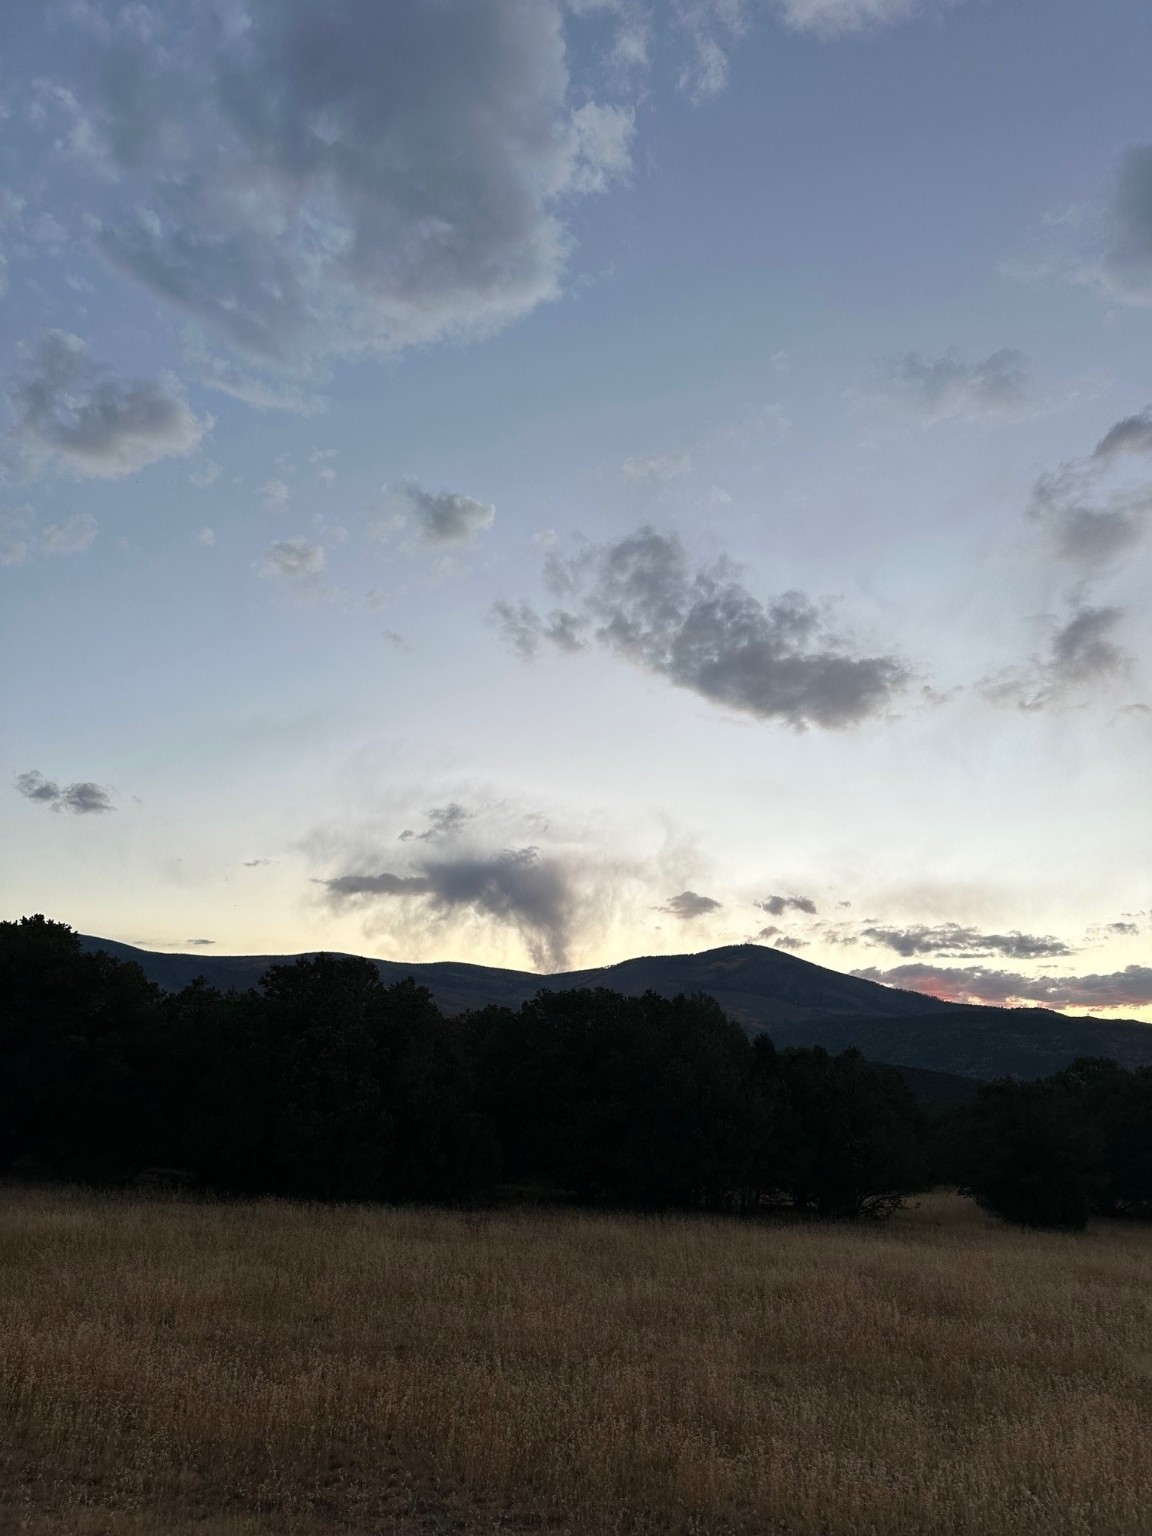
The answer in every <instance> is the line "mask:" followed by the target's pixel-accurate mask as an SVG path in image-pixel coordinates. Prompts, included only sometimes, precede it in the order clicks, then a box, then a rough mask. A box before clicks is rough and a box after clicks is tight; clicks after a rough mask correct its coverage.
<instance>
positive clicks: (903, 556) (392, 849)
mask: <svg viewBox="0 0 1152 1536" xmlns="http://www.w3.org/2000/svg"><path fill="white" fill-rule="evenodd" d="M3 29H4V43H5V46H4V49H3V59H2V64H0V71H2V77H0V288H2V290H3V291H2V297H0V567H2V568H0V589H2V594H3V596H2V603H0V612H2V614H3V619H2V623H3V633H2V636H0V644H2V645H3V655H4V657H5V660H6V665H5V667H4V668H3V679H2V688H3V699H2V706H3V720H4V728H3V732H2V736H0V841H2V844H3V848H4V851H5V852H4V859H3V869H2V871H0V914H2V915H3V916H5V917H9V918H10V917H16V916H19V915H21V914H24V913H32V912H44V913H46V914H47V915H49V916H51V917H53V918H56V919H58V920H60V921H64V922H68V923H70V924H72V925H73V926H74V927H75V928H77V929H79V930H80V931H82V932H86V933H91V934H97V935H100V936H103V937H107V938H114V939H118V940H121V941H124V942H128V943H134V944H140V945H143V946H145V947H149V948H158V949H175V950H187V949H190V948H193V947H200V946H202V947H204V948H205V950H206V951H207V950H209V949H212V950H214V951H215V952H218V953H291V952H298V951H302V950H314V949H320V948H329V949H339V950H344V951H349V952H354V953H367V954H373V955H378V956H381V957H386V958H391V959H399V960H411V961H426V960H439V959H456V960H468V961H474V962H479V963H483V964H489V965H505V966H514V967H517V968H529V969H535V970H541V971H554V970H560V969H566V968H573V967H588V966H596V965H602V964H609V963H612V962H614V961H617V960H621V959H624V958H627V957H629V956H632V955H637V954H657V953H682V952H685V951H698V950H703V949H707V948H712V947H715V946H719V945H725V944H736V943H745V942H753V943H760V944H766V945H772V946H776V947H779V948H782V949H784V950H787V951H790V952H792V953H795V954H799V955H801V956H802V957H803V958H805V959H809V960H813V961H815V962H817V963H819V964H823V965H829V966H832V967H834V968H836V969H837V970H841V971H852V972H855V973H857V974H862V975H866V976H869V977H872V978H874V979H877V980H880V981H885V982H889V983H891V984H894V985H900V986H908V987H913V988H917V989H920V990H923V991H929V992H932V993H934V994H936V995H939V996H943V997H951V998H957V999H970V1000H974V1001H983V1002H995V1003H1004V1002H1008V1003H1015V1004H1030V1005H1036V1004H1043V1005H1044V1006H1049V1007H1056V1008H1062V1009H1066V1010H1068V1011H1071V1012H1074V1013H1083V1012H1086V1011H1090V1010H1091V1011H1097V1010H1098V1011H1101V1012H1102V1014H1103V1015H1104V1016H1111V1017H1131V1018H1143V1019H1147V1020H1152V964H1150V960H1149V936H1150V934H1152V815H1150V810H1152V796H1150V794H1149V791H1148V783H1149V782H1150V779H1152V775H1150V772H1149V758H1150V752H1149V748H1150V747H1152V677H1150V666H1149V663H1150V661H1152V608H1150V606H1149V604H1148V602H1147V592H1148V581H1149V575H1150V560H1149V545H1150V542H1152V541H1150V538H1149V522H1150V520H1152V347H1150V342H1152V112H1150V109H1149V97H1148V89H1147V61H1148V59H1149V57H1152V9H1150V8H1149V7H1148V5H1147V3H1146V0H1095V3H1094V4H1092V5H1090V6H1087V5H1084V4H1083V0H387V3H384V0H202V3H199V4H197V5H195V6H188V5H186V4H179V3H166V0H140V3H120V0H63V3H60V0H47V3H46V0H7V3H6V5H5V8H4V22H3Z"/></svg>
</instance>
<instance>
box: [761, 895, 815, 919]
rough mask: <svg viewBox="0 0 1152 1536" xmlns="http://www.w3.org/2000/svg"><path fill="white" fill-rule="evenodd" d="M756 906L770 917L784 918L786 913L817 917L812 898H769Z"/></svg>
mask: <svg viewBox="0 0 1152 1536" xmlns="http://www.w3.org/2000/svg"><path fill="white" fill-rule="evenodd" d="M756 905H757V906H758V907H759V908H760V910H761V911H762V912H767V914H768V916H769V917H783V916H784V914H785V912H808V913H810V914H812V915H815V912H816V903H815V902H814V901H813V900H812V898H811V896H769V897H768V899H767V900H766V901H758V902H757V903H756Z"/></svg>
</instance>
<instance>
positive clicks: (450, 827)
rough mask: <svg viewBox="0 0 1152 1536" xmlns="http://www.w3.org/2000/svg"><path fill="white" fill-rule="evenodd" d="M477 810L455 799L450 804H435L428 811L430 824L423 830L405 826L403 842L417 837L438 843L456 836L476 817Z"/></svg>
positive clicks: (423, 840)
mask: <svg viewBox="0 0 1152 1536" xmlns="http://www.w3.org/2000/svg"><path fill="white" fill-rule="evenodd" d="M475 814H476V813H475V812H474V811H470V810H468V809H467V807H466V806H463V805H459V804H457V802H456V801H455V800H452V801H450V802H449V804H448V805H434V806H433V807H432V809H431V810H430V811H429V812H428V825H427V826H426V827H425V829H424V831H423V832H416V831H414V830H413V829H412V828H411V827H405V829H404V831H403V832H401V834H400V841H401V842H402V843H407V842H411V841H412V840H413V839H415V840H416V841H417V842H420V843H438V842H441V841H443V840H444V839H446V838H451V837H455V836H456V835H457V834H458V833H459V832H462V831H463V829H464V827H465V826H466V825H467V824H468V822H470V821H472V820H473V819H474V817H475Z"/></svg>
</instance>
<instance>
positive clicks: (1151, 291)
mask: <svg viewBox="0 0 1152 1536" xmlns="http://www.w3.org/2000/svg"><path fill="white" fill-rule="evenodd" d="M1111 214H1112V237H1111V243H1110V246H1109V249H1108V251H1107V252H1106V254H1105V256H1104V261H1103V264H1102V267H1101V273H1100V275H1101V277H1102V279H1103V281H1104V284H1105V286H1106V288H1107V289H1108V291H1109V292H1110V293H1111V294H1112V295H1113V297H1114V298H1117V299H1121V300H1123V301H1124V302H1125V303H1128V304H1152V145H1149V144H1142V145H1138V146H1136V147H1134V148H1131V149H1128V150H1126V151H1125V152H1124V154H1123V155H1122V156H1121V158H1120V164H1119V167H1118V169H1117V173H1116V183H1115V187H1114V190H1113V197H1112V209H1111Z"/></svg>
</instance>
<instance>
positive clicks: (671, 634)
mask: <svg viewBox="0 0 1152 1536" xmlns="http://www.w3.org/2000/svg"><path fill="white" fill-rule="evenodd" d="M734 569H735V568H734V567H732V566H731V565H729V564H728V563H726V562H720V563H719V564H717V565H715V566H712V567H710V568H701V569H696V570H693V569H691V568H690V566H689V563H688V557H687V555H686V553H685V550H684V547H683V545H682V544H681V543H680V540H679V539H678V538H677V537H676V536H675V535H674V534H662V533H659V532H657V531H656V530H655V529H653V528H651V527H644V528H641V529H639V530H638V531H637V532H636V533H633V534H630V535H628V536H627V537H625V538H623V539H620V540H619V541H618V542H617V543H615V544H607V545H600V546H597V545H587V546H586V547H585V549H584V550H583V551H582V552H581V553H579V554H578V555H576V556H575V557H573V558H571V559H568V560H564V559H562V558H560V557H551V558H550V559H549V562H548V565H547V568H546V575H547V578H548V581H549V584H550V585H551V587H552V589H553V591H554V592H556V594H557V595H558V596H561V597H564V598H566V599H567V600H568V601H569V602H570V603H571V604H572V605H573V606H572V607H570V608H559V609H556V610H554V611H553V612H552V613H551V614H549V615H548V616H547V617H541V616H540V615H539V614H538V613H537V612H536V611H535V610H534V609H533V608H531V607H530V606H529V605H528V604H526V603H521V604H520V605H519V606H517V607H513V606H511V605H509V604H507V603H498V604H497V605H496V607H495V613H496V616H497V618H498V619H499V620H500V622H501V625H502V627H503V629H504V633H505V636H506V638H507V639H508V641H509V643H510V644H511V646H512V648H513V649H514V650H516V651H517V652H518V653H519V654H520V655H521V656H523V657H525V658H526V659H527V658H531V657H532V656H533V655H535V654H536V653H537V652H538V650H539V648H540V646H541V645H542V644H543V643H545V642H551V643H552V644H554V645H556V646H557V648H559V649H561V650H569V651H572V650H577V649H580V648H581V647H582V646H584V645H585V644H590V643H594V644H598V645H600V646H603V647H604V648H605V649H607V650H609V651H611V652H612V653H614V654H615V655H617V656H619V657H621V658H622V659H623V660H626V661H630V662H631V663H633V665H635V666H638V667H641V668H643V669H644V670H645V671H647V672H651V673H654V674H655V675H657V676H660V677H664V678H667V679H668V681H669V682H671V683H673V684H674V685H676V686H677V687H680V688H688V689H691V690H692V691H693V692H694V693H697V694H700V695H701V696H702V697H703V698H706V699H708V700H709V701H710V702H712V703H715V704H719V705H722V706H725V707H727V708H729V709H735V710H739V711H741V712H742V713H745V714H750V715H753V716H755V717H756V718H757V719H761V720H773V721H778V722H780V723H782V724H785V725H790V726H792V727H794V728H795V729H798V730H802V729H804V728H805V727H807V726H811V725H815V726H821V727H823V728H825V729H842V728H845V727H848V726H852V725H856V724H859V723H860V722H861V721H863V720H865V719H868V718H870V717H872V716H875V715H878V714H882V713H883V712H884V711H885V710H886V709H888V707H889V706H890V704H891V703H892V700H893V699H894V697H895V696H896V694H897V693H898V692H899V691H900V689H901V688H903V687H904V686H905V684H906V683H907V681H908V680H909V669H908V668H907V666H906V665H905V664H904V663H903V662H901V661H899V660H898V659H897V658H895V657H891V656H862V657H861V656H853V655H851V654H848V653H847V652H846V651H845V649H844V647H843V646H842V644H841V643H840V642H838V641H837V640H835V639H833V637H832V636H830V635H829V634H828V633H827V631H826V629H825V626H824V623H823V620H822V617H821V614H820V612H819V610H818V609H817V608H816V607H815V606H814V605H813V604H812V603H811V602H809V600H808V599H807V598H806V597H804V596H803V595H802V594H801V593H798V592H787V593H785V594H784V595H783V596H781V597H777V598H774V599H772V600H771V601H770V602H768V603H767V604H765V603H762V602H761V601H760V600H759V599H757V598H755V597H753V596H752V594H751V593H750V592H749V591H748V590H747V588H746V587H744V586H743V585H742V584H741V583H740V582H739V581H738V580H737V579H736V577H735V574H734Z"/></svg>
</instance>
